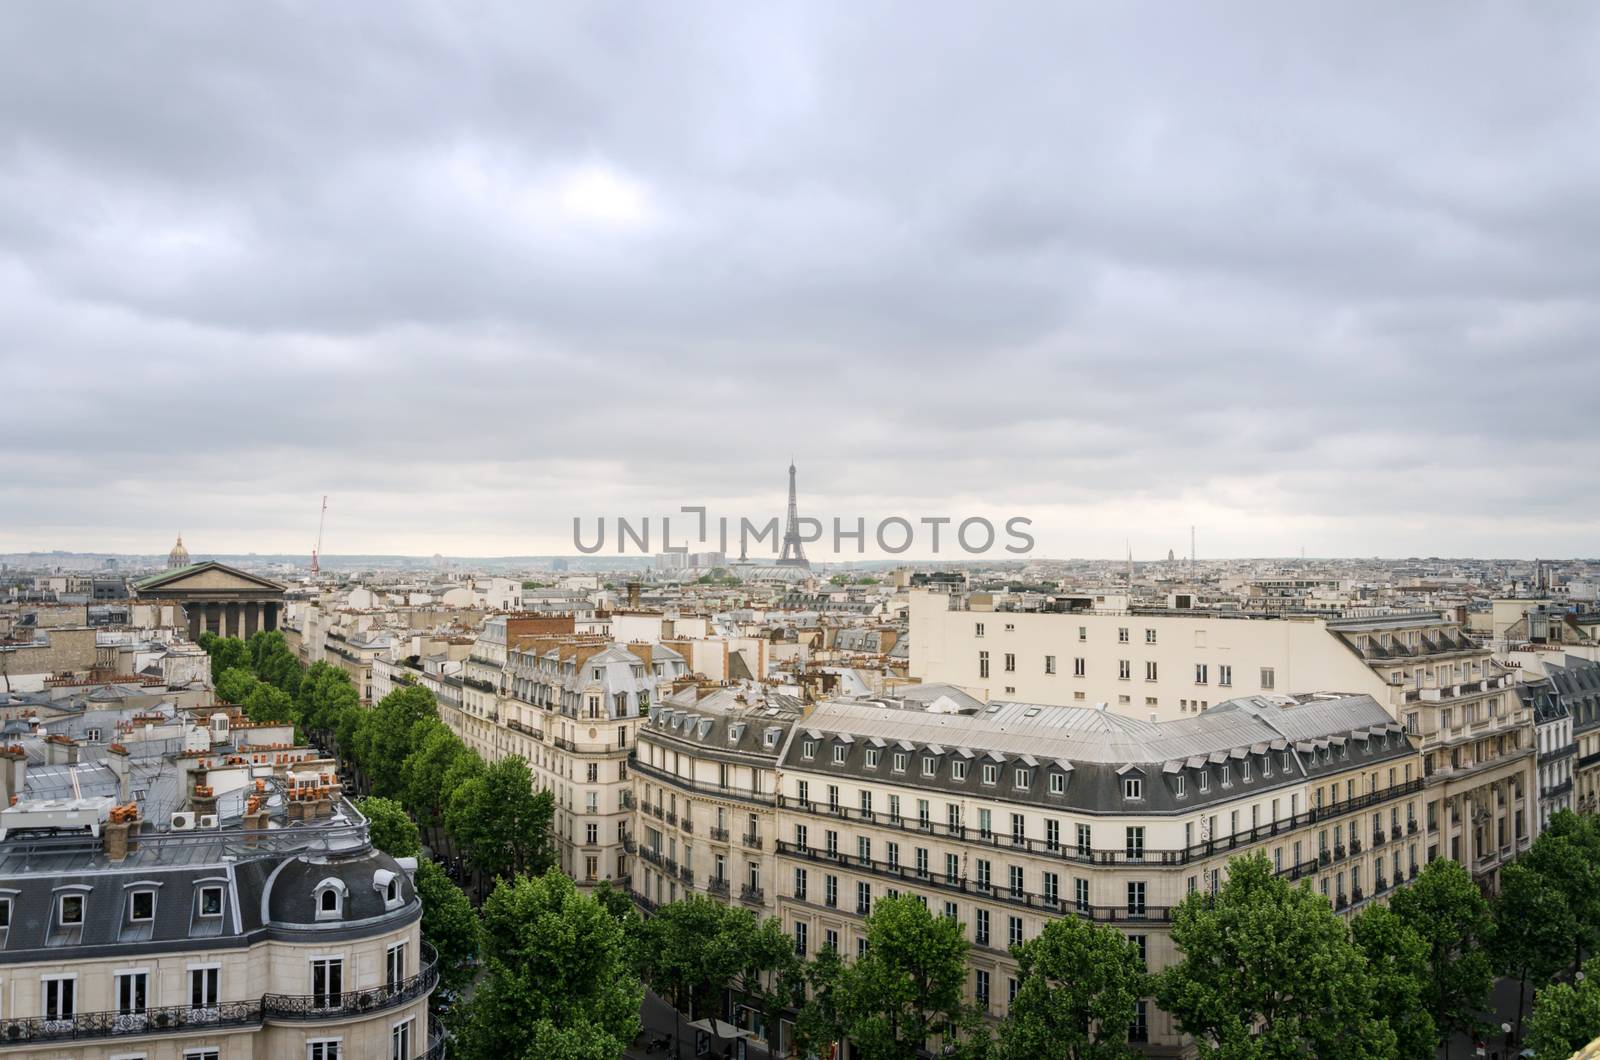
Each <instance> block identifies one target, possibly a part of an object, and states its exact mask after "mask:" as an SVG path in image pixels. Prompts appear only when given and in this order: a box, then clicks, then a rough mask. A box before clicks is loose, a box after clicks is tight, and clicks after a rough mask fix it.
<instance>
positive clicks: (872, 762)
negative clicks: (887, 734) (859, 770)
mask: <svg viewBox="0 0 1600 1060" xmlns="http://www.w3.org/2000/svg"><path fill="white" fill-rule="evenodd" d="M866 764H867V768H868V769H877V768H878V750H877V748H875V747H869V748H867V762H866Z"/></svg>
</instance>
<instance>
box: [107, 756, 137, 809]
mask: <svg viewBox="0 0 1600 1060" xmlns="http://www.w3.org/2000/svg"><path fill="white" fill-rule="evenodd" d="M105 763H106V767H107V768H109V769H110V770H111V772H113V773H115V774H116V775H117V805H118V806H124V805H126V804H127V803H129V802H130V801H132V799H133V794H132V792H131V791H130V790H129V786H128V749H127V748H126V747H124V746H122V745H121V744H120V743H114V744H112V745H111V746H110V747H108V748H107V749H106V757H105Z"/></svg>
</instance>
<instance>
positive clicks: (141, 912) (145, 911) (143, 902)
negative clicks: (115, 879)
mask: <svg viewBox="0 0 1600 1060" xmlns="http://www.w3.org/2000/svg"><path fill="white" fill-rule="evenodd" d="M155 917H156V892H154V891H134V892H133V893H132V894H130V895H128V919H129V920H132V921H134V922H135V923H140V922H143V921H147V920H154V919H155Z"/></svg>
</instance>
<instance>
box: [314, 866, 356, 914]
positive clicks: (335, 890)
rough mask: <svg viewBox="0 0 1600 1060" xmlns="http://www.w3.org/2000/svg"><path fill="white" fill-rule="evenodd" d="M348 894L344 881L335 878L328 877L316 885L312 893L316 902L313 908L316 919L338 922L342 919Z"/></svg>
mask: <svg viewBox="0 0 1600 1060" xmlns="http://www.w3.org/2000/svg"><path fill="white" fill-rule="evenodd" d="M349 893H350V890H349V888H348V887H346V886H345V884H344V881H343V880H341V879H339V878H338V877H336V876H329V877H328V878H327V879H325V880H323V881H322V882H321V883H319V884H317V886H316V888H315V889H314V890H313V892H312V894H313V895H314V898H315V902H316V905H315V906H314V908H315V909H316V916H317V919H318V920H338V919H340V918H342V917H343V916H344V902H345V898H346V897H348V896H349Z"/></svg>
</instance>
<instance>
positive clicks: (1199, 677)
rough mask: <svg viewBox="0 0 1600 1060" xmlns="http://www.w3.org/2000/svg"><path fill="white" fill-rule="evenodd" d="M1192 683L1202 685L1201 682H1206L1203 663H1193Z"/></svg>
mask: <svg viewBox="0 0 1600 1060" xmlns="http://www.w3.org/2000/svg"><path fill="white" fill-rule="evenodd" d="M1194 683H1195V684H1197V685H1203V684H1205V683H1206V664H1205V663H1195V664H1194Z"/></svg>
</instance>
